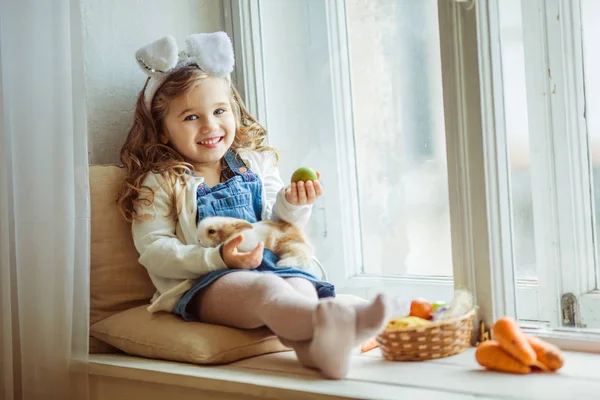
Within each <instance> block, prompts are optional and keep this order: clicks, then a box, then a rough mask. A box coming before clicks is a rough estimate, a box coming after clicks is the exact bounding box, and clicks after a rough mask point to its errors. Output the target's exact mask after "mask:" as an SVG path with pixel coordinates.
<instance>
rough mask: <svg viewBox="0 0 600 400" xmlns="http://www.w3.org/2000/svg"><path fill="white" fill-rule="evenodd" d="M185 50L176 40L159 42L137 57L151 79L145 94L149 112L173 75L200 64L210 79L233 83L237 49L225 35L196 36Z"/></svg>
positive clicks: (170, 39)
mask: <svg viewBox="0 0 600 400" xmlns="http://www.w3.org/2000/svg"><path fill="white" fill-rule="evenodd" d="M185 45H186V48H185V50H182V51H179V48H178V46H177V42H175V39H174V38H173V37H172V36H165V37H163V38H161V39H158V40H156V41H154V42H152V43H150V44H148V45H146V46H144V47H142V48H141V49H139V50H138V51H136V53H135V58H136V60H137V62H138V64H139V66H140V68H141V69H142V71H144V73H145V74H146V75H148V76H149V77H150V80H149V81H148V84H147V85H146V91H145V93H144V102H145V104H146V107H147V108H148V110H150V106H151V105H152V99H153V98H154V95H155V94H156V91H157V90H158V88H160V86H161V85H162V84H163V82H164V81H165V80H166V78H167V77H168V76H169V75H170V74H172V73H173V72H175V71H177V70H179V69H181V68H183V67H185V66H187V65H190V64H196V65H198V67H200V69H201V70H202V71H204V72H206V73H207V74H209V75H212V76H215V77H218V78H225V79H226V80H227V81H229V82H231V77H230V74H231V72H232V71H233V64H234V56H233V45H232V44H231V40H230V39H229V36H227V34H226V33H225V32H213V33H196V34H193V35H190V36H188V37H187V38H186V39H185Z"/></svg>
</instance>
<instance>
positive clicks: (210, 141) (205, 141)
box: [200, 138, 221, 144]
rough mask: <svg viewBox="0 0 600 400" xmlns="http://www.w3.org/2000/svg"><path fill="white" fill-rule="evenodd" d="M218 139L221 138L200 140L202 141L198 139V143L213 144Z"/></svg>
mask: <svg viewBox="0 0 600 400" xmlns="http://www.w3.org/2000/svg"><path fill="white" fill-rule="evenodd" d="M219 140H221V138H215V139H210V140H202V141H200V144H215V143H217V142H218V141H219Z"/></svg>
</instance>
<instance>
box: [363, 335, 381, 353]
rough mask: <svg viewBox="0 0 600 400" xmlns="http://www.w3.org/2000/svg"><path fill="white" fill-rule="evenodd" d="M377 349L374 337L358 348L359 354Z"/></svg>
mask: <svg viewBox="0 0 600 400" xmlns="http://www.w3.org/2000/svg"><path fill="white" fill-rule="evenodd" d="M377 347H379V344H378V343H377V340H375V337H372V338H371V339H369V340H367V341H366V342H364V343H363V345H362V346H361V348H360V352H361V353H366V352H367V351H371V350H373V349H374V348H377Z"/></svg>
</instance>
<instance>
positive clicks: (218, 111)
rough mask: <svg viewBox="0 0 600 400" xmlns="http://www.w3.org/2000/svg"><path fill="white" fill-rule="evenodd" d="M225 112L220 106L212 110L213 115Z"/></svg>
mask: <svg viewBox="0 0 600 400" xmlns="http://www.w3.org/2000/svg"><path fill="white" fill-rule="evenodd" d="M224 112H225V110H223V109H222V108H217V109H216V110H215V112H214V114H215V115H221V114H223V113H224Z"/></svg>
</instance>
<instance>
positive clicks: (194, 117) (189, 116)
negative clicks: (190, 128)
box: [184, 115, 198, 121]
mask: <svg viewBox="0 0 600 400" xmlns="http://www.w3.org/2000/svg"><path fill="white" fill-rule="evenodd" d="M196 119H198V116H196V115H188V116H187V117H185V119H184V121H194V120H196Z"/></svg>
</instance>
